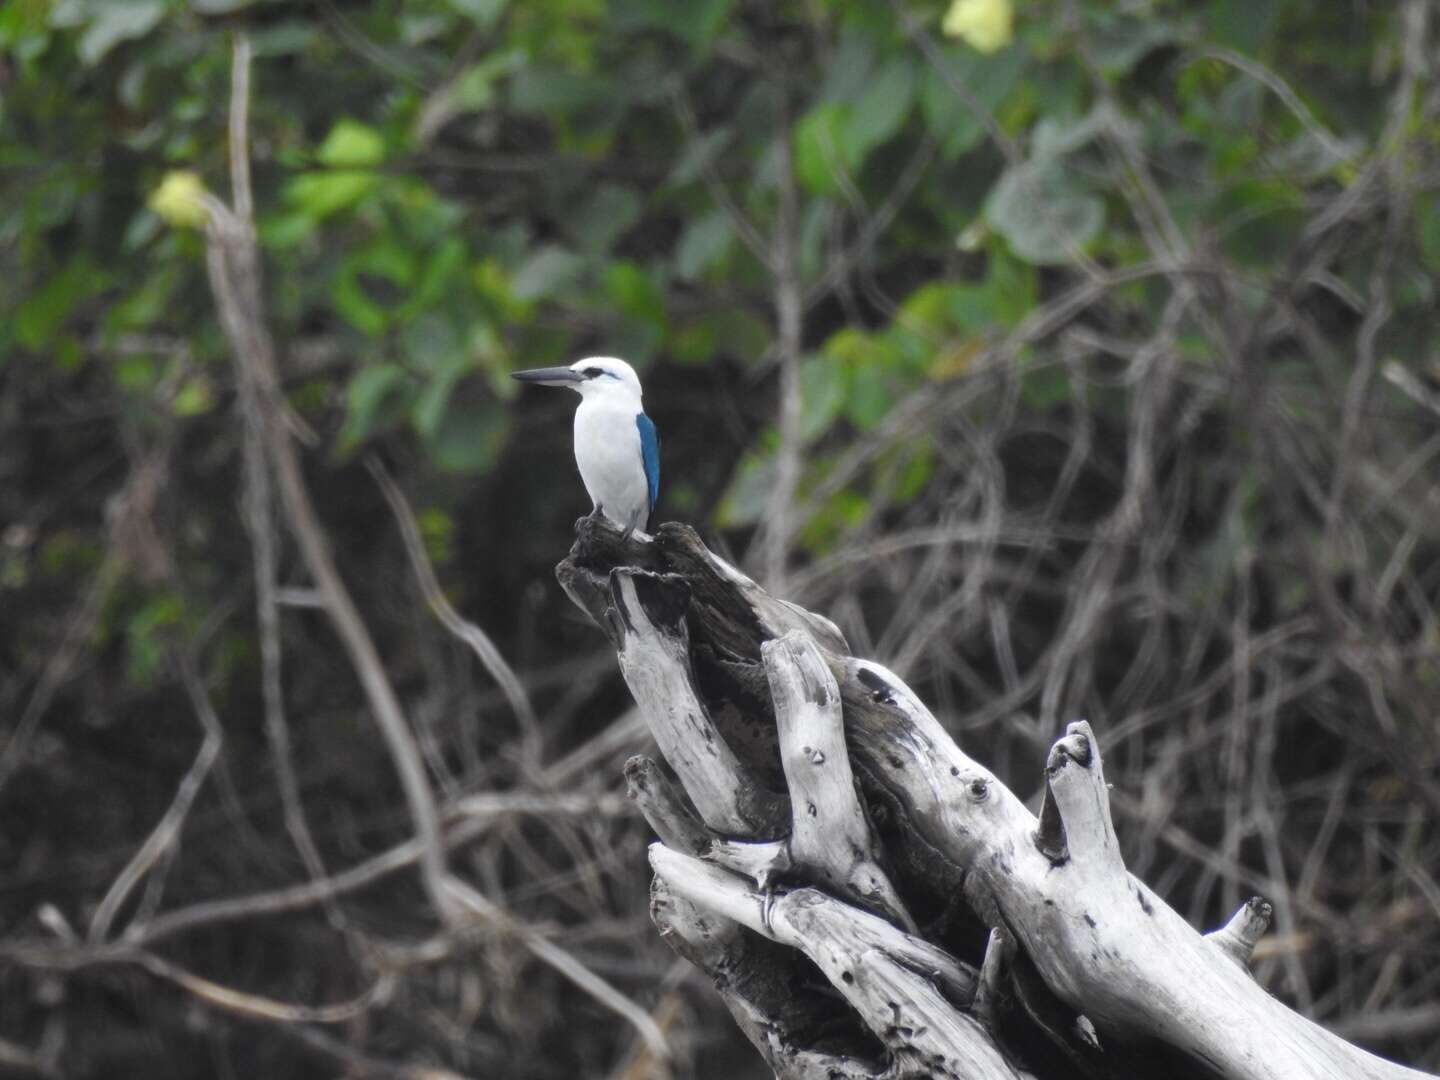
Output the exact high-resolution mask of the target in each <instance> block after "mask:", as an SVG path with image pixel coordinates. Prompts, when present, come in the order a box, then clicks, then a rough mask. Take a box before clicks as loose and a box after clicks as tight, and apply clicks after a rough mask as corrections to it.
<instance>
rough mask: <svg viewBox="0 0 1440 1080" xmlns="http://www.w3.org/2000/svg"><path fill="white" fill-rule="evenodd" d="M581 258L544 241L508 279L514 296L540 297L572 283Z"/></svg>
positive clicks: (532, 298)
mask: <svg viewBox="0 0 1440 1080" xmlns="http://www.w3.org/2000/svg"><path fill="white" fill-rule="evenodd" d="M584 268H585V260H584V259H583V258H581V257H580V256H579V255H577V254H575V252H573V251H567V250H566V249H565V248H562V247H560V246H559V245H558V244H547V245H546V246H544V247H542V248H540V249H539V250H538V251H536V252H535V254H533V255H531V256H530V258H529V259H527V260H526V261H525V262H524V263H523V264H522V265H521V266H520V269H518V270H516V271H515V276H514V277H513V278H511V280H510V293H511V295H512V296H514V297H515V299H517V300H540V299H543V298H544V297H547V296H553V295H554V294H555V293H557V292H559V291H560V290H561V289H564V288H568V287H569V286H571V285H573V284H575V281H576V280H577V279H578V278H579V277H580V273H581V271H582V270H584Z"/></svg>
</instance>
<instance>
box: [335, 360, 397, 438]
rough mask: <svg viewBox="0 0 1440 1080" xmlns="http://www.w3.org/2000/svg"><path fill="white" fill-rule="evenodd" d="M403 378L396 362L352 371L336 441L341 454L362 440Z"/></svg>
mask: <svg viewBox="0 0 1440 1080" xmlns="http://www.w3.org/2000/svg"><path fill="white" fill-rule="evenodd" d="M404 381H405V369H404V368H403V367H401V366H400V365H399V364H376V365H374V366H373V367H367V368H362V369H361V370H360V371H359V372H357V373H356V375H355V377H354V378H353V379H351V380H350V387H349V389H348V390H347V392H346V398H347V404H348V406H349V408H348V411H347V415H346V417H345V425H344V427H343V428H342V429H341V431H340V437H339V443H338V448H339V449H340V451H341V452H342V453H343V452H347V451H349V450H353V449H354V448H355V447H356V446H358V445H359V444H360V443H362V442H364V441H365V439H366V438H367V437H368V436H369V435H370V431H371V427H372V426H373V424H374V422H375V418H376V415H377V414H378V413H379V411H380V407H381V406H382V405H384V404H385V400H386V399H387V398H388V397H390V396H391V395H392V394H393V393H394V392H395V391H396V390H398V389H399V388H400V386H401V384H402V383H403V382H404Z"/></svg>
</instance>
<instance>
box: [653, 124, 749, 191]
mask: <svg viewBox="0 0 1440 1080" xmlns="http://www.w3.org/2000/svg"><path fill="white" fill-rule="evenodd" d="M733 138H735V132H734V130H733V129H732V128H728V127H719V128H716V129H715V130H714V131H707V132H706V133H705V134H703V135H697V136H696V137H695V138H693V139H690V140H689V141H688V142H686V144H685V149H684V150H682V151H681V152H680V158H679V160H677V161H676V162H675V167H674V168H673V169H671V170H670V175H669V176H668V177H666V179H665V182H666V183H667V184H671V185H674V186H675V187H683V186H684V185H686V184H692V183H694V182H695V181H696V180H698V179H700V177H701V176H702V175H704V172H705V170H706V169H707V168H708V167H709V166H710V163H711V162H712V161H714V160H715V159H716V158H717V157H719V156H720V152H721V151H722V150H724V149H725V148H726V147H727V146H729V145H730V141H731V140H732V139H733Z"/></svg>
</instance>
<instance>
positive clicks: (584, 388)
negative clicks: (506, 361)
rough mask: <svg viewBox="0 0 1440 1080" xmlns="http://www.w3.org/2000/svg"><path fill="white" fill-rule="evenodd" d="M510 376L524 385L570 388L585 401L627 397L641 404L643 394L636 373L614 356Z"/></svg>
mask: <svg viewBox="0 0 1440 1080" xmlns="http://www.w3.org/2000/svg"><path fill="white" fill-rule="evenodd" d="M510 374H511V377H513V378H516V379H519V380H520V381H521V382H533V383H539V384H541V385H542V386H568V387H569V388H570V389H571V390H574V391H575V392H576V393H577V394H579V395H580V396H581V397H582V398H588V397H596V396H604V397H609V396H611V395H624V396H626V397H633V398H634V399H635V400H636V401H639V400H640V396H641V393H642V391H641V389H640V377H639V376H638V375H636V374H635V369H634V368H632V367H631V366H630V365H629V364H627V363H626V362H625V361H624V360H619V359H617V358H615V357H613V356H587V357H586V358H585V359H584V360H576V361H575V363H573V364H571V365H570V366H569V367H552V368H532V369H531V370H529V371H512V372H511V373H510Z"/></svg>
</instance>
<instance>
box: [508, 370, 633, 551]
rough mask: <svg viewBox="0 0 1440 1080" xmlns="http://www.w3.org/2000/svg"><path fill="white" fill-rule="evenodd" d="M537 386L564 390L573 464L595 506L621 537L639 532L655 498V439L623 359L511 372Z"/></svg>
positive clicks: (631, 374)
mask: <svg viewBox="0 0 1440 1080" xmlns="http://www.w3.org/2000/svg"><path fill="white" fill-rule="evenodd" d="M510 374H511V377H513V378H516V379H519V380H520V381H521V382H532V383H539V384H540V385H541V386H568V387H569V388H570V389H571V390H574V391H575V392H576V393H577V394H579V395H580V405H579V407H578V408H577V409H576V410H575V464H576V465H578V466H579V467H580V479H581V480H582V481H584V483H585V491H586V492H587V493H588V494H589V496H590V501H591V502H592V503H594V504H595V509H594V510H593V511H592V513H594V514H600V515H603V516H604V517H607V518H609V519H610V520H611V521H613V522H614V523H615V524H616V525H618V526H619V527H620V528H621V529H623V530H624V531H625V532H626V533H627V534H628V533H631V532H633V531H635V530H636V529H640V530H642V531H643V530H644V529H645V528H646V526H647V525H648V524H649V521H650V514H651V512H652V511H653V510H654V509H655V499H656V497H657V496H658V495H659V494H660V437H659V436H658V435H657V434H656V432H655V425H654V423H652V422H651V420H650V418H649V417H648V416H646V415H645V409H644V406H642V405H641V403H640V397H641V393H642V392H641V390H640V378H639V376H637V375H636V374H635V369H634V368H632V367H631V366H630V365H629V364H627V363H626V362H625V361H624V360H617V359H616V358H615V357H613V356H590V357H587V358H585V359H584V360H577V361H575V363H573V364H571V365H570V366H569V367H549V368H532V369H530V370H529V371H512V372H511V373H510Z"/></svg>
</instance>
